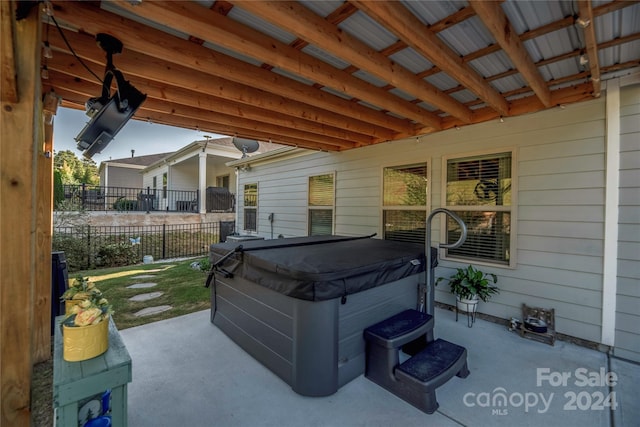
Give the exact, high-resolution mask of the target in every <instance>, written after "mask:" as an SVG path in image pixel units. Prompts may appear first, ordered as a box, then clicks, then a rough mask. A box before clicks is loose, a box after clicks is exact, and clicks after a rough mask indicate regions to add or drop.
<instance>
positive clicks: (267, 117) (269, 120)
mask: <svg viewBox="0 0 640 427" xmlns="http://www.w3.org/2000/svg"><path fill="white" fill-rule="evenodd" d="M91 65H94V64H91ZM92 68H94V69H95V70H94V71H98V66H96V65H94V67H92ZM49 69H50V70H55V71H59V72H61V73H64V74H66V75H68V76H73V77H75V78H76V79H78V80H79V74H78V66H77V60H76V59H75V58H74V57H73V56H71V55H67V54H65V53H63V52H60V51H56V54H55V55H54V57H53V58H51V59H50V60H49ZM122 71H124V70H122ZM87 78H89V77H87ZM89 79H90V81H91V82H92V83H95V84H96V85H99V83H98V82H97V81H95V79H91V78H89ZM50 80H52V81H53V83H52V84H53V85H54V86H55V83H57V82H56V81H55V80H54V79H53V77H50ZM135 87H136V88H137V89H138V90H140V91H141V92H143V93H146V94H147V96H148V97H153V98H156V99H159V100H164V101H167V102H172V103H175V104H182V105H186V106H196V107H197V108H200V109H204V110H207V111H209V113H210V114H215V113H221V114H225V115H237V116H239V117H242V118H245V119H249V120H253V121H255V122H261V123H265V124H270V125H277V126H283V127H288V128H292V129H295V130H297V131H299V132H308V133H309V134H316V135H317V136H319V135H323V136H326V137H329V138H338V139H340V140H343V141H352V142H354V143H357V144H358V145H368V144H372V143H374V142H378V141H377V140H376V139H374V138H372V137H371V136H368V135H363V134H358V133H355V132H350V131H346V130H343V129H340V128H335V127H331V126H325V125H321V124H318V123H316V122H313V121H310V120H300V119H297V118H293V117H290V116H286V115H283V114H279V113H278V112H276V111H272V110H267V109H264V108H259V107H255V106H252V105H249V104H241V103H238V102H235V101H229V100H225V99H222V98H219V97H215V96H212V95H207V94H203V93H201V92H195V91H193V90H189V89H183V88H181V87H178V86H171V85H168V84H166V83H164V82H156V81H153V80H149V79H143V78H137V79H136V82H135ZM92 93H93V95H91V96H96V95H97V94H99V93H100V87H96V88H95V89H94V91H93V92H92ZM317 136H316V138H317Z"/></svg>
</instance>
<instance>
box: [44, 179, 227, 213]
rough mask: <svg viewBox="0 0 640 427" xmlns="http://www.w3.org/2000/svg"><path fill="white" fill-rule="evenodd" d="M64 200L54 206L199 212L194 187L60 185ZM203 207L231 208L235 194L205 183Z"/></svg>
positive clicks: (196, 192) (84, 208)
mask: <svg viewBox="0 0 640 427" xmlns="http://www.w3.org/2000/svg"><path fill="white" fill-rule="evenodd" d="M63 189H64V200H66V203H65V204H64V205H61V204H60V203H57V204H56V206H55V209H56V210H61V209H75V208H79V209H83V210H87V211H120V212H129V211H131V212H136V211H137V212H140V211H143V212H149V213H150V212H154V211H155V212H159V211H164V212H167V211H168V212H194V213H196V212H199V211H200V204H201V202H202V201H201V198H200V195H199V191H198V190H169V189H152V188H151V187H147V188H132V187H112V186H99V185H89V184H78V185H71V184H65V185H63ZM204 203H205V205H204V207H205V210H206V211H207V212H235V195H234V194H232V193H229V191H227V190H226V189H224V188H218V187H209V188H208V189H207V193H206V195H205V200H204Z"/></svg>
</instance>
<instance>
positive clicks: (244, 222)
mask: <svg viewBox="0 0 640 427" xmlns="http://www.w3.org/2000/svg"><path fill="white" fill-rule="evenodd" d="M249 185H255V186H256V204H255V206H249V207H248V208H247V204H246V201H247V199H246V191H247V186H249ZM259 190H260V188H259V186H258V183H257V182H249V183H246V184H244V185H243V186H242V212H243V215H242V229H243V230H244V231H246V232H251V231H253V232H256V233H257V232H258V199H259V197H258V196H259V194H260V192H259ZM247 209H249V210H252V211H254V212H255V229H253V228H247Z"/></svg>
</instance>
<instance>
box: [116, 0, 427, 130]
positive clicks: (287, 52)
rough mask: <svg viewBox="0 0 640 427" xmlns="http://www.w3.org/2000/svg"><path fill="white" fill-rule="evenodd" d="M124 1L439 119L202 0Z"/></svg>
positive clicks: (358, 94)
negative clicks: (195, 0)
mask: <svg viewBox="0 0 640 427" xmlns="http://www.w3.org/2000/svg"><path fill="white" fill-rule="evenodd" d="M118 4H120V5H121V6H122V7H124V8H127V9H128V10H130V11H131V12H132V13H135V14H137V15H139V16H143V17H145V18H146V19H152V20H153V21H155V22H158V23H161V24H163V25H167V26H169V25H171V26H172V27H173V28H175V29H178V30H180V31H183V32H185V33H189V34H192V35H195V36H196V37H198V38H201V39H203V40H207V41H210V42H212V43H215V44H218V45H221V46H224V47H226V48H228V49H231V50H234V51H236V52H239V53H241V54H243V55H246V56H249V57H252V58H256V59H258V60H260V61H263V62H265V63H267V64H268V65H269V66H275V67H278V68H281V69H283V70H286V71H288V72H291V73H295V74H298V75H300V76H302V77H304V78H306V79H309V80H312V81H316V82H317V83H319V84H320V85H323V86H328V87H331V88H333V89H335V90H337V91H339V92H342V93H345V94H348V95H350V96H352V97H355V98H358V99H361V100H364V101H366V102H369V103H371V104H373V105H378V106H379V107H381V108H382V107H383V108H385V109H386V110H390V111H394V112H395V113H397V114H399V115H402V116H405V117H407V118H410V119H412V120H415V121H418V122H422V123H428V124H432V125H433V126H436V125H437V124H439V118H438V117H436V116H434V115H433V114H431V113H429V112H428V111H426V110H425V109H423V108H420V107H418V106H417V105H414V104H411V103H410V102H407V101H404V100H402V99H401V98H398V97H397V96H394V95H392V94H390V93H388V92H386V91H384V90H382V89H380V88H378V87H376V86H374V85H372V84H369V83H367V82H365V81H363V80H361V79H358V78H356V77H354V76H352V75H351V74H349V73H347V72H345V71H342V70H339V69H337V68H335V67H332V66H331V65H329V64H328V63H326V62H324V61H321V60H319V59H316V58H314V57H312V56H311V55H308V54H305V53H303V52H301V51H300V50H299V49H297V48H294V47H291V46H289V45H287V44H285V43H282V42H280V41H278V40H276V39H274V38H271V37H267V36H266V35H265V34H263V33H260V32H258V31H256V30H253V29H251V28H249V27H247V26H244V25H242V24H241V23H238V22H235V21H233V20H231V19H230V18H227V17H225V16H222V15H220V14H218V13H216V12H214V11H211V10H206V9H204V8H203V7H202V6H200V5H198V4H196V3H187V2H146V3H143V4H142V5H139V6H132V5H131V4H130V3H129V2H118ZM263 67H264V65H263Z"/></svg>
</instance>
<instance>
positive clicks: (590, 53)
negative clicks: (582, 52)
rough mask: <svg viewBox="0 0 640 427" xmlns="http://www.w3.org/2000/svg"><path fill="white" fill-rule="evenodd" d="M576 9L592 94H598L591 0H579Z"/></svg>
mask: <svg viewBox="0 0 640 427" xmlns="http://www.w3.org/2000/svg"><path fill="white" fill-rule="evenodd" d="M578 11H579V15H580V18H579V19H578V21H577V22H576V23H577V24H578V27H580V28H582V32H583V34H584V42H585V45H586V46H585V49H586V51H587V57H588V58H589V70H590V71H591V83H592V84H593V96H595V97H598V96H600V87H601V85H600V59H599V58H598V43H597V41H596V30H595V26H596V22H595V18H594V16H593V9H592V7H591V0H579V1H578Z"/></svg>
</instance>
